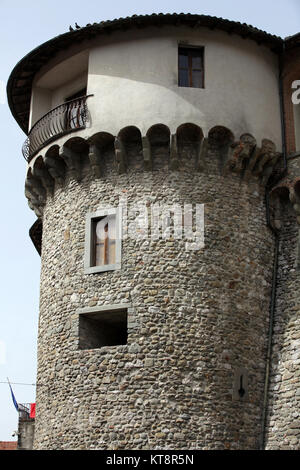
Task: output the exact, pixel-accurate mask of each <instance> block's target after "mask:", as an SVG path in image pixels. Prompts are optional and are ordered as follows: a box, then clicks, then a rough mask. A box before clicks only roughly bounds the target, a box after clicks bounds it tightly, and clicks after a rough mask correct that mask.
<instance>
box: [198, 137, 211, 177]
mask: <svg viewBox="0 0 300 470" xmlns="http://www.w3.org/2000/svg"><path fill="white" fill-rule="evenodd" d="M207 152H208V139H207V137H205V138H203V139H202V140H201V142H200V143H199V146H198V151H197V156H196V170H197V171H200V172H201V171H204V170H205V167H206V157H207Z"/></svg>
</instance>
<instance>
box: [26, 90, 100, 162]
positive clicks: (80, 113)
mask: <svg viewBox="0 0 300 470" xmlns="http://www.w3.org/2000/svg"><path fill="white" fill-rule="evenodd" d="M89 96H92V95H86V96H81V97H80V98H75V99H73V100H70V101H66V102H65V103H63V104H61V105H59V106H57V107H56V108H54V109H52V110H51V111H49V113H47V114H45V115H44V116H43V117H42V118H41V119H39V120H38V121H37V122H36V123H35V124H34V126H33V127H32V128H31V130H30V132H29V134H28V137H27V139H26V140H25V142H24V144H23V148H22V152H23V156H24V158H25V160H27V161H28V162H29V161H30V160H31V159H32V158H33V157H34V155H35V154H36V153H37V152H38V151H39V150H41V149H42V148H43V147H45V145H47V144H49V142H51V141H52V140H55V139H57V138H58V137H61V136H62V135H64V134H68V133H70V132H73V131H77V130H79V129H84V128H85V126H86V122H87V117H88V112H87V111H88V110H87V104H86V100H87V98H88V97H89Z"/></svg>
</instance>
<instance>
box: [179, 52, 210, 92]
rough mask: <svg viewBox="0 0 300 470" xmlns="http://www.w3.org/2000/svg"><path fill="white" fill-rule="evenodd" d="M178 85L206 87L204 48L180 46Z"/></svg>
mask: <svg viewBox="0 0 300 470" xmlns="http://www.w3.org/2000/svg"><path fill="white" fill-rule="evenodd" d="M178 86H181V87H191V88H204V48H203V47H187V46H179V48H178Z"/></svg>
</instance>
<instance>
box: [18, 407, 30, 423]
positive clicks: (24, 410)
mask: <svg viewBox="0 0 300 470" xmlns="http://www.w3.org/2000/svg"><path fill="white" fill-rule="evenodd" d="M18 413H19V419H29V418H30V403H18Z"/></svg>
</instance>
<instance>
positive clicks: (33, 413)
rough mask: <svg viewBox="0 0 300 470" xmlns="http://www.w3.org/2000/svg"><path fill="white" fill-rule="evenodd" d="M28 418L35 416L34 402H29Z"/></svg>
mask: <svg viewBox="0 0 300 470" xmlns="http://www.w3.org/2000/svg"><path fill="white" fill-rule="evenodd" d="M29 417H30V418H35V403H30V415H29Z"/></svg>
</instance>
